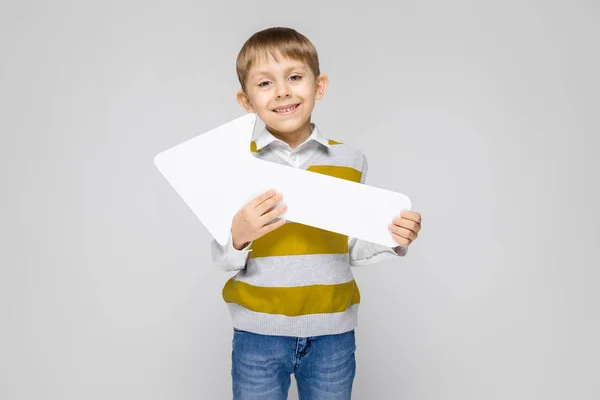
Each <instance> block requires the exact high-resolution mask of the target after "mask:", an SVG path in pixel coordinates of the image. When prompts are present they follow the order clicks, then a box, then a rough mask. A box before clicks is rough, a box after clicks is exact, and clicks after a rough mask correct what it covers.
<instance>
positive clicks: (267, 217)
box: [259, 204, 287, 224]
mask: <svg viewBox="0 0 600 400" xmlns="http://www.w3.org/2000/svg"><path fill="white" fill-rule="evenodd" d="M285 210H287V204H280V205H279V206H277V207H276V208H274V209H273V210H271V211H269V212H268V213H266V214H264V215H263V216H262V217H260V219H259V222H260V223H261V224H265V223H267V222H269V221H271V220H273V219H275V218H276V217H278V216H279V215H280V214H282V213H283V212H284V211H285Z"/></svg>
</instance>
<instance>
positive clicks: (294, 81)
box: [237, 55, 328, 136]
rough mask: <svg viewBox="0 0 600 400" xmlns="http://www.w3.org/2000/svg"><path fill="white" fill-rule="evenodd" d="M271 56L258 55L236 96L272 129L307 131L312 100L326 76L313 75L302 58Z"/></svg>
mask: <svg viewBox="0 0 600 400" xmlns="http://www.w3.org/2000/svg"><path fill="white" fill-rule="evenodd" d="M277 58H278V59H279V61H280V62H277V61H275V59H274V58H273V57H272V56H269V58H268V59H265V57H259V59H258V60H257V62H255V63H254V65H253V66H252V68H251V69H250V71H249V73H248V78H247V81H246V93H244V92H239V93H238V95H237V100H238V103H240V105H241V106H242V107H243V108H244V109H246V111H248V112H253V113H256V114H258V117H259V118H260V119H261V120H262V121H263V122H264V123H265V125H267V127H268V128H269V130H270V131H272V132H273V133H279V134H281V135H284V136H291V135H294V134H302V133H304V131H305V130H306V129H308V132H309V133H310V128H309V125H310V115H311V113H312V110H313V108H314V106H315V100H320V99H321V98H322V97H323V94H324V93H325V90H326V89H327V83H328V79H327V76H326V75H324V74H321V75H320V76H319V77H315V76H314V74H313V73H312V71H311V69H310V68H309V67H308V66H307V65H305V64H304V63H303V62H302V61H297V60H292V59H289V58H284V57H282V56H280V55H278V57H277ZM282 106H286V107H285V108H284V109H282Z"/></svg>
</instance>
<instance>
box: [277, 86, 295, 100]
mask: <svg viewBox="0 0 600 400" xmlns="http://www.w3.org/2000/svg"><path fill="white" fill-rule="evenodd" d="M291 95H292V94H291V93H290V90H289V89H288V87H287V86H285V85H281V86H279V87H278V88H277V98H281V97H290V96H291Z"/></svg>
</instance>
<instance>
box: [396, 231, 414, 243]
mask: <svg viewBox="0 0 600 400" xmlns="http://www.w3.org/2000/svg"><path fill="white" fill-rule="evenodd" d="M392 236H393V237H394V240H395V241H396V243H398V244H399V245H400V246H410V244H411V243H412V240H410V239H407V238H403V237H402V236H400V235H397V234H396V233H394V232H392Z"/></svg>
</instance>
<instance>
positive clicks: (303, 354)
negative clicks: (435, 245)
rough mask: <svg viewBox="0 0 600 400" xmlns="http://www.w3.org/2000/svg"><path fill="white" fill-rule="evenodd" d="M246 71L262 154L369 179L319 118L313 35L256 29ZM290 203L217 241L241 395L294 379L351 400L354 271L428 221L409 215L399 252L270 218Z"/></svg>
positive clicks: (236, 391) (282, 393)
mask: <svg viewBox="0 0 600 400" xmlns="http://www.w3.org/2000/svg"><path fill="white" fill-rule="evenodd" d="M237 74H238V79H239V81H240V84H241V91H240V92H239V93H238V94H237V100H238V102H239V104H240V105H241V106H242V107H243V108H244V109H245V110H246V111H247V112H251V113H256V114H257V117H258V119H257V121H259V123H260V122H262V123H264V127H263V128H262V129H259V130H257V131H255V132H256V133H255V135H254V136H253V138H252V143H251V145H250V150H251V152H252V154H253V155H254V156H256V157H257V158H260V159H263V160H266V161H271V162H275V163H279V164H284V165H288V166H292V167H296V168H303V169H306V170H308V171H313V172H317V173H323V174H327V175H331V176H335V177H338V178H342V179H348V180H352V181H355V182H360V183H365V179H366V173H367V160H366V158H365V156H364V155H363V154H362V153H361V152H360V151H358V150H356V149H353V148H351V147H350V146H348V145H346V144H343V143H340V142H336V141H334V140H329V139H327V138H325V137H324V136H323V134H322V133H321V132H320V131H319V130H318V128H317V126H316V125H315V124H314V123H311V113H312V110H313V107H314V105H315V100H320V99H321V98H322V97H323V94H324V93H325V90H326V89H327V83H328V81H327V76H326V75H324V74H321V73H320V71H319V60H318V57H317V52H316V49H315V47H314V46H313V44H312V43H311V42H310V41H309V40H308V39H307V38H306V37H305V36H303V35H302V34H300V33H298V32H297V31H295V30H293V29H288V28H270V29H266V30H263V31H260V32H257V33H255V34H254V35H253V36H252V37H250V38H249V39H248V41H246V43H245V44H244V45H243V47H242V49H241V51H240V53H239V55H238V58H237ZM240 179H244V177H243V171H240ZM318 195H319V194H318V193H315V196H318ZM282 198H283V197H282V195H281V194H276V192H275V191H274V190H271V191H268V192H266V193H263V194H262V195H261V196H259V197H257V198H256V199H254V200H253V201H251V202H250V203H248V204H247V205H246V206H245V207H244V208H242V209H241V210H240V211H239V212H238V213H237V214H236V215H235V217H234V218H233V221H232V226H231V235H230V238H229V242H228V243H227V244H226V245H225V246H221V245H220V244H219V243H218V242H216V241H214V240H213V242H212V243H211V252H212V256H213V261H214V263H215V264H216V265H217V267H219V268H221V269H223V270H225V271H238V272H237V274H236V275H235V276H233V277H232V278H231V279H229V281H228V282H227V283H226V284H225V287H224V288H223V299H224V300H225V302H226V303H227V306H228V308H229V311H230V313H231V316H232V320H233V327H234V333H233V341H232V347H233V351H232V369H231V376H232V381H233V397H234V399H287V394H288V390H289V387H290V382H291V380H290V377H291V374H292V373H293V374H294V376H295V378H296V382H297V384H298V393H299V396H300V399H309V400H313V399H350V396H351V392H352V383H353V380H354V376H355V369H356V365H355V357H354V353H355V350H356V345H355V337H354V328H355V327H356V326H357V311H358V305H359V302H360V293H359V290H358V286H357V285H356V282H355V281H354V278H353V274H352V271H351V269H350V267H351V266H358V265H366V264H371V263H374V262H377V261H379V260H381V259H383V258H385V257H398V256H404V255H405V254H406V252H407V249H408V246H409V245H410V244H411V242H412V241H414V240H415V239H416V238H417V236H418V233H419V230H420V229H421V225H420V223H421V215H420V214H419V213H417V212H414V211H404V212H402V215H401V216H399V217H397V218H394V219H393V221H390V225H389V226H388V229H389V230H390V234H391V235H393V237H394V239H395V240H396V242H397V243H398V246H397V247H394V248H389V247H385V246H381V245H378V244H374V243H369V242H366V241H362V240H357V239H356V238H349V237H347V236H345V235H341V234H338V233H334V232H330V231H325V230H322V229H317V228H313V227H310V226H307V225H302V224H299V223H293V222H287V221H285V220H284V219H283V218H279V219H278V220H277V221H276V222H272V221H273V220H275V219H277V218H278V217H280V216H281V215H282V214H283V213H284V212H285V205H284V204H283V203H280V202H281V200H282ZM278 203H280V204H278ZM399 213H400V210H399ZM270 222H271V223H270Z"/></svg>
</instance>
